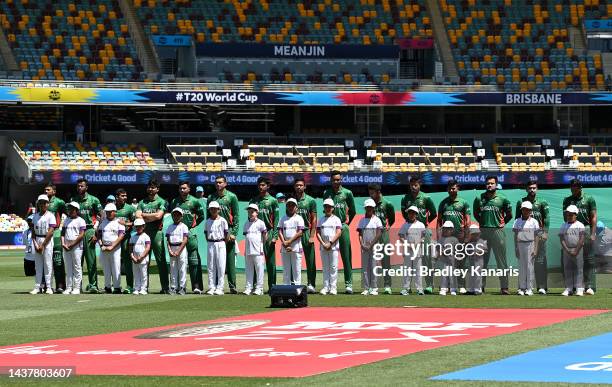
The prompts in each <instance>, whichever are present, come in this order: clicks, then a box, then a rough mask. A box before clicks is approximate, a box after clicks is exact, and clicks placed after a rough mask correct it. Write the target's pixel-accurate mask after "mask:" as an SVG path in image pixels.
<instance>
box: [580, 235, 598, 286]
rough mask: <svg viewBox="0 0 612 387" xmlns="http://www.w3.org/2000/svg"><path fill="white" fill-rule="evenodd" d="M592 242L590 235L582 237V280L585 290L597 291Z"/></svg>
mask: <svg viewBox="0 0 612 387" xmlns="http://www.w3.org/2000/svg"><path fill="white" fill-rule="evenodd" d="M592 246H593V241H592V240H591V234H590V233H589V234H587V235H585V237H584V247H583V251H584V253H583V257H584V267H583V278H584V288H585V289H589V288H591V289H593V290H596V289H597V283H596V279H597V261H596V259H595V254H593V249H592Z"/></svg>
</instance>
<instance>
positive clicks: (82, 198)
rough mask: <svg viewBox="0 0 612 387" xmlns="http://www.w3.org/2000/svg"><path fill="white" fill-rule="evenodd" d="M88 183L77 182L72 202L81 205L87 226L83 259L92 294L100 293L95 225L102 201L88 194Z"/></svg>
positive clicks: (88, 288) (81, 214) (84, 181)
mask: <svg viewBox="0 0 612 387" xmlns="http://www.w3.org/2000/svg"><path fill="white" fill-rule="evenodd" d="M87 189H88V183H87V180H85V179H82V178H81V179H79V180H77V194H76V195H75V196H73V197H72V198H71V199H70V201H71V202H76V203H78V204H79V207H80V210H79V215H80V216H81V218H83V220H84V221H85V224H86V227H87V228H86V229H85V237H84V238H83V258H84V260H85V263H87V277H88V280H89V284H88V285H87V287H86V288H85V291H88V292H90V293H92V294H96V293H98V268H97V265H96V241H97V239H96V232H95V230H94V223H95V222H96V220H97V219H98V218H99V217H100V213H101V212H102V204H101V203H100V200H99V199H98V198H97V197H95V196H93V195H90V194H89V193H88V192H87Z"/></svg>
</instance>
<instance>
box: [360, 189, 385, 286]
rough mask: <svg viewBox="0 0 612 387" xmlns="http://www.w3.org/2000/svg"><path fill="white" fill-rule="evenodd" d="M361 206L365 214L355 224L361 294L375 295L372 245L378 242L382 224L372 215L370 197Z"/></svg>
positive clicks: (373, 208) (375, 281)
mask: <svg viewBox="0 0 612 387" xmlns="http://www.w3.org/2000/svg"><path fill="white" fill-rule="evenodd" d="M363 207H364V208H365V216H364V217H363V218H361V220H360V221H359V224H358V225H357V232H358V233H359V245H360V246H361V283H362V288H363V291H362V292H361V294H362V295H364V296H367V295H370V296H377V295H378V283H377V282H378V281H377V280H376V276H375V274H374V268H375V267H376V260H375V259H374V251H373V250H374V245H375V244H376V243H378V242H380V238H381V236H382V232H383V224H382V222H381V221H380V219H378V217H377V216H376V215H374V210H375V208H376V203H375V202H374V200H372V199H366V200H365V202H364V204H363Z"/></svg>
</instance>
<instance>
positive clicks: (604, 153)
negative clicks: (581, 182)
mask: <svg viewBox="0 0 612 387" xmlns="http://www.w3.org/2000/svg"><path fill="white" fill-rule="evenodd" d="M568 149H571V152H570V153H568V156H569V158H568V164H569V165H570V166H572V167H575V168H578V170H580V171H609V170H610V169H612V157H611V155H610V153H611V152H612V146H609V145H590V144H589V145H584V144H571V145H570V147H569V148H568Z"/></svg>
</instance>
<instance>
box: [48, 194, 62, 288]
mask: <svg viewBox="0 0 612 387" xmlns="http://www.w3.org/2000/svg"><path fill="white" fill-rule="evenodd" d="M45 194H46V195H47V196H48V197H49V208H48V209H47V211H49V212H51V213H52V214H53V215H54V216H55V224H57V227H56V228H55V231H53V276H54V277H55V292H56V293H60V292H61V293H63V292H64V290H65V289H66V269H65V268H64V257H63V252H62V240H61V238H62V227H61V224H62V216H63V215H64V213H65V212H66V203H65V202H64V201H63V200H62V199H60V198H58V197H57V196H56V194H57V187H56V186H55V184H53V183H48V184H47V185H46V186H45Z"/></svg>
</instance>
